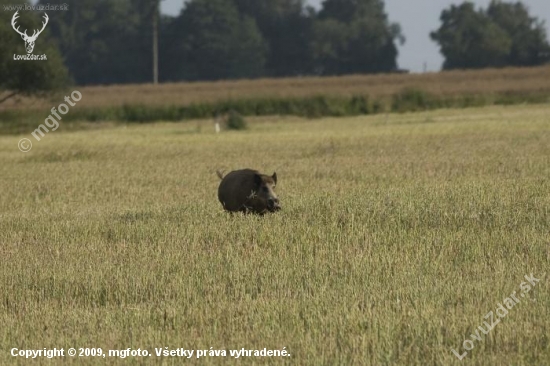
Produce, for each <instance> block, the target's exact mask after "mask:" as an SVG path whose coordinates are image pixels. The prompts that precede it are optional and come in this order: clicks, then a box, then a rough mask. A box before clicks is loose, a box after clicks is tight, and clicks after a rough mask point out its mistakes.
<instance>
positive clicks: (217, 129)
mask: <svg viewBox="0 0 550 366" xmlns="http://www.w3.org/2000/svg"><path fill="white" fill-rule="evenodd" d="M214 126H215V128H216V133H220V124H219V122H216V124H215V125H214Z"/></svg>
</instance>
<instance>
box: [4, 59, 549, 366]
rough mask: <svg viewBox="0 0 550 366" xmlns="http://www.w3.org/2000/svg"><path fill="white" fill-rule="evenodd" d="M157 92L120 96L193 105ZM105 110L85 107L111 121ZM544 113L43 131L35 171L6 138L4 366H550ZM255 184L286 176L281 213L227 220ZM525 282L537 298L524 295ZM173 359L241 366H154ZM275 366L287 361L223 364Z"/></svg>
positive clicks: (34, 153)
mask: <svg viewBox="0 0 550 366" xmlns="http://www.w3.org/2000/svg"><path fill="white" fill-rule="evenodd" d="M543 70H544V72H546V73H547V74H548V72H549V71H548V70H549V69H539V71H540V72H542V71H543ZM539 71H536V69H534V70H533V71H532V73H533V75H532V76H531V78H532V79H531V80H533V82H538V83H540V84H538V85H541V87H544V86H543V84H545V83H548V78H547V79H546V80H544V78H542V77H537V75H536V74H537V73H538V72H539ZM499 72H500V73H505V72H506V71H505V70H504V71H499ZM466 74H468V73H466ZM453 75H456V78H457V80H462V78H461V77H459V76H460V75H463V74H460V73H456V74H452V73H450V74H449V78H450V79H453V78H454V77H455V76H453ZM495 75H496V74H495ZM385 77H386V78H393V77H395V78H398V76H381V77H380V78H385ZM495 77H496V76H495ZM407 78H410V80H414V79H415V78H422V77H421V76H408V77H407ZM425 78H426V80H428V79H429V78H430V76H425ZM513 79H514V78H513V77H510V80H509V81H508V83H509V84H508V85H516V86H517V85H521V84H522V83H518V82H517V80H516V82H514V81H513ZM350 80H353V78H352V79H350ZM357 80H358V82H357V86H356V87H357V88H362V87H364V86H362V85H361V84H362V83H361V82H360V81H361V80H363V79H360V78H359V79H357ZM364 80H377V77H372V78H371V79H368V78H367V79H364ZM522 81H523V82H525V79H522ZM284 82H285V81H281V83H284ZM286 82H288V83H290V82H289V81H286ZM310 82H311V81H310ZM243 83H245V85H246V83H247V82H243ZM258 83H259V84H258V85H261V82H258ZM273 83H275V81H273ZM295 83H296V84H297V85H299V84H301V81H299V80H298V81H295ZM344 84H345V83H344ZM452 84H453V83H452V82H450V81H449V84H447V85H448V87H451V85H452ZM457 84H459V83H457ZM481 84H483V83H481ZM481 84H479V85H477V86H475V88H480V87H482V86H483V85H481ZM204 85H207V84H204ZM208 85H215V84H208ZM219 85H220V86H223V85H231V83H220V84H219ZM464 85H466V84H464ZM496 85H499V84H498V83H495V84H494V85H493V84H491V85H486V87H487V88H495V87H497V86H496ZM181 87H184V86H181ZM185 87H187V86H185ZM188 87H189V88H192V87H193V86H191V85H189V86H188ZM196 87H197V88H199V85H197V86H196ZM349 87H350V86H349V85H344V86H342V88H349ZM434 87H435V86H434ZM455 87H456V88H461V87H462V88H467V86H460V85H455ZM124 88H126V87H120V89H124ZM128 88H129V89H128V90H132V87H128ZM163 88H165V89H166V90H167V91H168V90H170V88H175V89H177V88H178V86H177V85H174V86H163ZM224 88H225V86H223V87H220V91H219V92H218V93H219V94H217V95H223V94H224V93H229V91H228V89H227V88H226V89H224ZM369 88H375V87H374V86H370V87H369ZM145 89H146V88H145V87H143V88H142V89H140V90H141V91H137V89H136V92H135V94H132V95H131V97H130V96H127V97H128V98H135V99H137V100H139V98H141V100H143V101H150V102H151V103H164V102H175V101H178V98H181V100H184V101H190V100H191V99H192V97H191V95H190V94H187V93H182V92H181V91H180V92H178V93H176V92H174V93H172V94H173V96H172V99H167V100H164V97H163V96H159V95H156V96H155V97H153V98H152V99H150V100H149V99H147V96H146V94H145V93H143V90H145ZM229 89H231V88H229ZM245 89H246V88H245ZM266 89H269V88H267V87H266ZM92 90H95V89H94V88H90V89H88V93H91V91H92ZM97 90H98V95H97V97H96V98H89V99H86V100H87V101H88V102H89V103H98V104H104V103H108V100H109V96H108V95H107V93H103V95H100V94H101V93H100V91H101V88H97ZM117 90H118V89H117V88H113V89H112V90H111V92H112V93H115V94H117ZM209 90H210V91H208V92H206V93H211V95H216V92H214V91H213V89H212V88H211V87H210V89H209ZM224 90H225V91H224ZM296 90H297V91H296V92H297V93H299V92H312V90H313V91H314V88H312V87H311V85H310V86H307V87H304V88H301V87H297V88H296ZM301 90H308V91H301ZM346 90H347V89H346ZM250 92H254V90H251V91H250ZM266 92H268V91H266ZM381 92H383V91H381ZM285 93H286V92H285ZM124 94H126V92H125V93H124ZM168 95H171V93H168V92H167V93H166V96H168ZM117 98H118V99H117ZM193 98H194V97H193ZM113 100H117V101H122V97H121V96H120V95H118V96H115V97H113ZM549 115H550V105H539V106H514V107H487V108H483V109H468V110H441V111H435V112H425V113H416V114H399V115H397V114H395V115H392V114H389V115H375V116H363V117H355V118H342V119H331V118H325V119H318V120H305V119H298V118H279V117H270V118H261V119H260V118H258V119H252V120H250V124H251V128H250V129H249V130H247V131H242V132H223V133H221V134H215V133H214V129H213V126H212V122H211V121H202V122H196V123H195V122H193V123H179V124H173V123H156V124H151V125H130V126H106V127H104V128H99V129H94V130H87V131H55V132H50V133H49V134H47V135H46V136H45V137H44V138H43V139H42V140H41V141H40V142H34V147H33V149H32V150H31V151H30V152H29V153H26V154H24V153H22V152H20V151H19V150H18V149H17V142H18V140H19V139H20V138H21V137H27V136H0V256H1V258H2V265H1V266H0V324H2V326H1V327H0V345H1V347H0V349H1V352H0V364H3V365H5V364H21V365H27V364H29V363H30V362H31V361H29V360H25V359H24V358H21V357H12V356H10V350H11V349H12V348H14V347H15V348H19V349H42V348H54V347H57V348H65V350H67V349H68V348H69V347H75V348H77V349H78V348H81V347H89V348H102V350H103V352H107V351H108V350H116V349H127V348H132V349H138V348H141V349H142V350H143V349H147V350H148V351H149V352H150V353H152V354H153V356H149V357H146V358H140V357H128V358H126V359H125V360H121V359H120V358H116V357H107V358H105V359H104V360H98V358H97V357H74V358H71V357H65V360H64V361H68V362H70V363H75V364H89V365H95V364H105V363H106V364H132V365H133V364H152V363H153V362H154V361H155V362H161V361H162V362H163V363H164V364H181V363H184V362H188V363H190V364H197V365H199V364H200V365H207V364H227V363H229V362H231V363H233V364H247V365H248V364H264V363H266V364H296V365H361V364H367V365H453V364H456V365H459V364H464V365H504V364H508V365H549V364H550V344H549V334H550V282H549V281H548V277H549V276H550V270H549V269H550V180H549V177H550V144H549V141H550V128H549V126H550V125H549V117H548V116H549ZM244 167H252V168H257V169H260V170H262V171H264V172H266V173H272V172H273V171H277V174H278V176H279V185H278V187H277V190H278V192H279V195H280V198H281V203H282V206H283V210H282V211H281V212H280V213H277V214H274V215H268V216H264V217H254V216H242V215H235V216H230V215H228V214H226V213H224V212H223V211H222V209H221V205H220V204H219V202H218V201H217V198H216V190H217V186H218V184H219V180H218V178H217V177H216V174H215V170H216V169H219V168H221V169H226V170H231V169H236V168H244ZM531 273H532V274H533V275H534V276H535V277H537V278H539V279H540V282H538V283H537V284H536V285H535V286H534V287H533V288H532V289H531V291H530V292H529V293H528V294H527V295H526V296H525V297H519V293H520V284H521V283H522V282H524V281H525V279H524V276H525V275H528V274H531ZM513 291H516V292H517V294H518V295H517V296H518V298H519V299H520V300H521V302H520V303H519V304H517V305H516V306H514V307H513V308H512V309H511V310H509V313H508V314H507V315H506V317H504V318H503V319H502V321H500V323H499V324H498V325H496V327H495V328H494V329H493V330H491V331H490V332H489V333H488V334H487V335H484V334H483V333H481V332H478V333H479V334H481V337H482V339H481V340H476V341H473V342H472V344H473V349H472V350H471V351H468V354H467V355H466V356H465V358H464V360H463V361H459V360H458V358H457V357H456V356H455V355H454V354H453V352H452V351H451V349H455V350H457V352H459V353H463V352H465V349H464V347H463V342H464V341H465V340H467V339H471V338H472V337H471V334H475V333H476V328H478V326H483V324H484V323H483V322H484V321H487V319H484V316H485V315H486V314H487V313H488V312H490V311H495V310H496V309H497V307H498V304H499V303H502V302H503V300H504V299H505V298H506V297H508V296H510V294H512V293H513ZM495 316H496V315H495ZM467 345H468V343H467ZM162 347H170V348H180V347H181V348H186V349H193V350H197V349H203V350H210V348H211V347H213V349H214V350H226V351H227V353H228V356H227V357H225V358H224V357H210V356H205V357H202V358H200V359H197V358H196V357H195V358H193V359H190V360H187V359H182V358H179V357H163V358H158V357H156V355H155V354H154V353H155V348H162ZM283 347H286V348H285V349H286V350H287V351H288V352H289V353H290V357H284V358H281V357H273V358H269V357H242V358H239V359H238V360H234V359H233V360H230V356H229V350H230V349H241V348H245V349H263V348H268V349H274V350H281V349H283ZM54 361H58V362H59V361H60V360H59V359H57V360H54ZM36 362H38V363H39V364H43V363H45V362H46V360H45V359H40V360H38V361H35V363H36Z"/></svg>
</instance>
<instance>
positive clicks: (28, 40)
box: [11, 11, 50, 53]
mask: <svg viewBox="0 0 550 366" xmlns="http://www.w3.org/2000/svg"><path fill="white" fill-rule="evenodd" d="M17 13H18V11H16V12H15V14H13V17H12V18H11V26H12V27H13V29H14V30H15V31H16V32H17V33H19V34H20V35H21V38H23V40H24V41H25V49H26V50H27V53H32V50H33V49H34V42H36V39H37V38H38V36H39V35H40V33H42V31H43V30H44V28H46V24H48V20H49V19H50V18H48V14H46V13H44V20H45V21H44V22H42V29H40V30H39V31H37V30H36V29H35V30H34V31H33V33H32V36H29V35H27V30H26V29H25V32H21V31H20V30H19V26H17V28H15V21H16V20H17V18H19V15H17Z"/></svg>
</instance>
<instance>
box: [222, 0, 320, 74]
mask: <svg viewBox="0 0 550 366" xmlns="http://www.w3.org/2000/svg"><path fill="white" fill-rule="evenodd" d="M232 1H233V2H234V3H235V5H236V6H237V9H238V10H239V12H240V13H241V14H244V15H248V16H250V17H252V18H254V20H255V21H256V24H257V25H258V28H259V29H260V32H261V34H262V36H263V37H264V39H265V40H266V43H267V45H268V50H269V52H268V55H267V61H266V73H267V75H269V76H293V75H301V74H307V73H311V71H312V54H311V49H310V45H311V42H310V40H311V30H312V24H313V20H314V16H315V11H314V9H313V8H310V7H308V8H306V7H305V2H304V0H270V1H259V0H232Z"/></svg>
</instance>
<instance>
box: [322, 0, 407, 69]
mask: <svg viewBox="0 0 550 366" xmlns="http://www.w3.org/2000/svg"><path fill="white" fill-rule="evenodd" d="M396 41H400V42H404V38H403V36H402V34H401V28H400V27H399V25H398V24H395V23H390V22H389V20H388V16H387V14H386V13H385V11H384V2H383V1H382V0H325V1H324V2H323V7H322V9H321V11H320V12H319V14H318V20H317V21H316V23H315V25H314V27H313V37H312V49H313V56H314V63H315V68H316V71H317V72H318V73H320V74H324V75H341V74H350V73H376V72H389V71H393V70H396V69H397V54H398V51H397V46H396Z"/></svg>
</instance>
